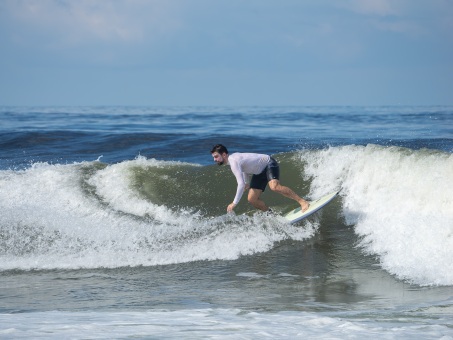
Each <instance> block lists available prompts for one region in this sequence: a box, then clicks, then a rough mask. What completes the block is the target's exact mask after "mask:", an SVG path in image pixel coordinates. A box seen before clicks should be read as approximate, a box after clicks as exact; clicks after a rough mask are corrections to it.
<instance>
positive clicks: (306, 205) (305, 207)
mask: <svg viewBox="0 0 453 340" xmlns="http://www.w3.org/2000/svg"><path fill="white" fill-rule="evenodd" d="M309 207H310V203H308V201H305V200H303V201H302V202H301V203H300V208H301V209H302V212H306V211H307V210H308V208H309Z"/></svg>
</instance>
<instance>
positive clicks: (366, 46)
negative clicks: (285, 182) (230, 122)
mask: <svg viewBox="0 0 453 340" xmlns="http://www.w3.org/2000/svg"><path fill="white" fill-rule="evenodd" d="M0 105H7V106H9V105H13V106H15V105H18V106H41V105H69V106H79V105H81V106H82V105H137V106H187V105H201V106H204V105H207V106H210V105H214V106H215V105H220V106H242V105H246V106H250V105H257V106H260V105H263V106H269V105H276V106H281V105H282V106H292V105H453V0H0Z"/></svg>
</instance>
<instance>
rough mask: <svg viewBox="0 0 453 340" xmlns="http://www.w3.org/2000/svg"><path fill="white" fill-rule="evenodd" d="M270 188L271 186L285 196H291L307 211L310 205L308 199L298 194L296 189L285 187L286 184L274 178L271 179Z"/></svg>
mask: <svg viewBox="0 0 453 340" xmlns="http://www.w3.org/2000/svg"><path fill="white" fill-rule="evenodd" d="M269 188H271V190H272V191H275V192H278V193H279V194H280V195H283V196H285V197H288V198H291V199H293V200H295V201H296V202H298V203H299V204H300V207H301V209H302V211H306V210H307V209H308V207H309V204H308V202H307V201H306V200H304V199H303V198H301V197H300V196H299V195H297V194H296V193H295V192H294V191H292V190H291V189H290V188H288V187H285V186H284V185H281V184H280V181H279V180H278V179H273V180H270V181H269Z"/></svg>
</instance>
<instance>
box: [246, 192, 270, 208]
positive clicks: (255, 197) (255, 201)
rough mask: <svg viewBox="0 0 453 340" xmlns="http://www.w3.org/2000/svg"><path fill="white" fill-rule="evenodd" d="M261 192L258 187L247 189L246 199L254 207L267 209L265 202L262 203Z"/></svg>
mask: <svg viewBox="0 0 453 340" xmlns="http://www.w3.org/2000/svg"><path fill="white" fill-rule="evenodd" d="M262 193H263V191H262V190H260V189H253V188H250V189H249V195H248V201H249V203H250V204H251V205H253V206H254V207H255V208H256V209H260V210H262V211H268V210H269V208H268V207H267V205H266V203H264V202H263V201H262V200H261V199H260V196H261V194H262Z"/></svg>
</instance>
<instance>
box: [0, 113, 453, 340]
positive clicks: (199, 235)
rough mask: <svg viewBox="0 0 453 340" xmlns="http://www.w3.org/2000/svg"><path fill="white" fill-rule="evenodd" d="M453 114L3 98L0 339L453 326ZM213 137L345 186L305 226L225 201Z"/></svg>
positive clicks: (230, 188) (313, 182)
mask: <svg viewBox="0 0 453 340" xmlns="http://www.w3.org/2000/svg"><path fill="white" fill-rule="evenodd" d="M452 116H453V115H452V108H450V107H267V108H260V107H250V108H247V107H245V108H229V107H187V108H157V107H156V108H152V107H147V108H139V107H131V108H128V107H114V108H109V107H102V108H101V107H96V108H90V107H85V108H74V107H71V108H56V107H46V108H1V110H0V118H1V120H2V125H1V127H0V298H1V301H2V306H0V338H2V339H3V338H4V339H9V338H49V339H54V338H55V339H57V338H65V337H66V338H97V339H99V338H101V339H102V338H105V339H107V338H109V339H111V338H127V337H134V336H135V337H139V338H147V337H148V338H149V337H152V338H181V337H183V338H200V337H202V338H219V337H221V338H238V337H242V338H256V337H272V338H285V337H310V338H329V339H337V338H338V339H340V338H341V339H342V338H363V337H366V336H374V337H377V338H383V339H393V338H402V339H409V338H410V339H413V338H424V339H428V338H429V339H451V338H453V331H452V330H453V324H452V322H451V320H452V318H453V252H452V249H453V198H452V195H451V188H453V157H452V151H453V139H452V136H453V128H452V127H453V124H452V123H453V122H452V118H451V117H452ZM263 117H266V119H265V120H263ZM233 120H234V121H235V122H240V123H241V124H240V126H232V125H231V124H230V122H231V121H233ZM220 130H221V131H222V133H218V132H214V133H213V131H220ZM216 143H223V144H225V145H227V146H228V148H229V149H230V150H231V151H232V152H236V151H239V152H259V153H267V154H270V155H272V156H273V157H274V158H275V159H277V161H278V162H279V163H280V168H281V176H282V177H281V181H282V183H283V184H285V185H288V186H290V187H291V188H293V189H294V190H295V191H297V192H298V193H299V194H300V195H302V196H303V197H306V198H307V199H316V198H318V197H320V196H322V195H324V194H327V193H329V192H332V191H339V192H340V193H339V195H338V197H337V198H335V199H334V200H333V201H332V202H331V203H330V204H329V205H327V206H326V207H324V208H323V209H322V210H321V211H320V212H319V213H317V214H315V215H313V216H312V217H310V218H308V219H306V220H304V221H302V222H301V223H299V224H296V225H290V224H288V223H287V222H286V221H285V220H284V219H283V218H282V217H280V216H278V215H277V216H269V215H266V214H262V213H260V212H255V211H253V209H252V208H251V206H249V205H248V204H247V202H246V200H245V199H244V198H243V200H242V201H241V202H240V205H239V206H238V207H237V208H236V209H235V210H236V214H227V213H226V206H227V205H228V204H229V203H230V201H231V199H232V197H234V193H235V190H236V187H235V185H236V184H235V179H234V176H233V175H232V173H231V171H230V170H229V169H228V168H226V167H218V166H217V165H215V164H213V162H212V157H211V155H210V153H209V150H210V149H211V147H212V145H214V144H216ZM263 198H264V200H265V201H266V202H268V203H269V205H270V206H272V208H273V210H274V211H275V212H277V213H278V214H284V213H285V212H287V211H289V210H291V209H293V208H294V202H292V201H291V200H288V199H286V198H284V197H282V196H279V195H276V194H274V193H272V192H271V191H270V190H266V192H265V193H264V194H263Z"/></svg>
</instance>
